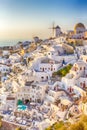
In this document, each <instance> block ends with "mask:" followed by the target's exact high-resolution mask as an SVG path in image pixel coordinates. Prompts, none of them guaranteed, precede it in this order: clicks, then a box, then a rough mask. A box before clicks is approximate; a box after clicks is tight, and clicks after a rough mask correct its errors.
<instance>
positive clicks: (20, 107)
mask: <svg viewBox="0 0 87 130" xmlns="http://www.w3.org/2000/svg"><path fill="white" fill-rule="evenodd" d="M26 109H27V106H26V105H18V110H26Z"/></svg>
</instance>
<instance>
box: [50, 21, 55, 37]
mask: <svg viewBox="0 0 87 130" xmlns="http://www.w3.org/2000/svg"><path fill="white" fill-rule="evenodd" d="M49 29H52V37H54V32H55V22H53V24H52V27H51V28H49Z"/></svg>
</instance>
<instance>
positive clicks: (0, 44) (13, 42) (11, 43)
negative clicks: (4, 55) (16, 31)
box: [0, 40, 18, 47]
mask: <svg viewBox="0 0 87 130" xmlns="http://www.w3.org/2000/svg"><path fill="white" fill-rule="evenodd" d="M17 43H18V40H5V41H4V40H2V41H0V47H4V46H14V45H16V44H17Z"/></svg>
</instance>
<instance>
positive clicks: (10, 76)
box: [0, 23, 87, 130]
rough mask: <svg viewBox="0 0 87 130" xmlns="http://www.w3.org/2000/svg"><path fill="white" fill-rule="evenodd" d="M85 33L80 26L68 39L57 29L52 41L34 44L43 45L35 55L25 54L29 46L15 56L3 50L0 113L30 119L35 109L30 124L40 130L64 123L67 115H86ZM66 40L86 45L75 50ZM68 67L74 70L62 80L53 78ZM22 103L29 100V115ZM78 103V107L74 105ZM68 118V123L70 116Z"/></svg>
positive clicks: (80, 25)
mask: <svg viewBox="0 0 87 130" xmlns="http://www.w3.org/2000/svg"><path fill="white" fill-rule="evenodd" d="M86 32H87V30H86V28H85V26H84V25H83V24H81V23H79V24H77V25H76V26H75V29H74V31H69V32H68V34H67V35H65V34H64V33H62V31H61V28H60V27H59V26H57V27H55V34H54V35H55V36H54V37H53V38H52V39H47V40H45V41H43V42H42V41H41V40H40V39H38V37H36V38H35V43H36V42H37V41H38V40H39V42H40V41H41V43H42V44H41V45H38V44H37V48H36V49H35V50H34V51H32V52H29V53H28V50H27V51H26V49H28V46H26V48H25V46H24V48H23V47H22V49H21V48H20V47H19V45H15V52H14V51H13V50H11V52H10V51H8V50H7V51H6V50H4V51H3V54H2V56H1V57H0V111H1V112H2V113H3V111H8V110H12V112H13V113H15V112H18V113H19V116H20V111H21V112H23V113H26V111H27V114H29V115H30V110H31V109H32V111H33V112H32V113H33V114H31V115H32V116H31V117H30V120H31V122H33V121H34V123H31V124H32V125H31V127H33V126H34V127H36V126H37V127H38V126H39V127H38V130H44V129H45V127H47V126H48V125H50V124H53V123H54V122H56V121H57V120H59V119H60V120H64V119H65V116H66V115H68V113H71V114H72V115H73V116H74V115H77V114H78V113H79V114H80V113H82V112H84V113H85V114H87V101H86V103H84V102H83V99H84V98H85V97H86V96H87V95H86V94H87V93H86V90H87V46H86V44H87V41H86ZM67 38H68V40H71V41H72V40H73V39H74V40H79V39H80V40H82V41H83V44H82V46H76V48H75V49H73V47H72V46H70V45H69V44H67ZM17 46H18V48H20V49H21V52H22V54H21V53H19V51H18V48H17ZM29 46H30V44H29ZM23 49H24V50H23ZM12 52H14V53H12ZM6 56H8V57H6ZM28 61H29V62H28ZM68 64H72V68H71V70H70V71H69V73H68V74H67V75H66V76H64V77H62V78H61V80H59V77H58V76H56V77H55V78H53V77H52V74H53V73H54V72H57V71H58V70H60V69H64V67H65V66H67V65H68ZM85 99H86V98H85ZM19 100H20V101H22V102H23V103H24V102H25V101H26V100H29V104H28V105H29V106H28V107H29V108H28V109H27V110H26V111H23V110H20V111H19V110H18V101H19ZM76 101H78V104H75V105H74V103H76ZM23 105H25V104H23ZM33 105H36V106H33ZM26 106H27V105H26ZM30 108H31V109H30ZM69 108H70V109H69ZM67 110H68V112H67ZM75 110H77V111H75ZM35 115H36V117H37V118H36V117H34V116H35ZM39 117H40V118H39ZM66 117H67V118H68V119H69V115H68V116H66ZM15 118H16V117H15ZM26 119H27V117H26V118H25V121H26ZM37 120H39V122H38V123H37ZM26 123H27V121H26ZM26 123H25V124H26ZM19 124H20V123H19ZM36 124H37V125H36ZM29 130H31V129H30V127H29Z"/></svg>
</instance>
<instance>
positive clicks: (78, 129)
mask: <svg viewBox="0 0 87 130" xmlns="http://www.w3.org/2000/svg"><path fill="white" fill-rule="evenodd" d="M45 130H87V115H82V116H81V118H80V119H79V121H77V122H76V123H74V124H70V123H63V122H58V123H55V124H53V125H52V126H50V127H49V128H46V129H45Z"/></svg>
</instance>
